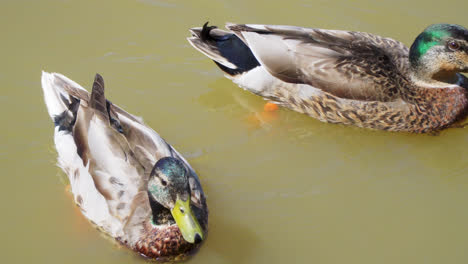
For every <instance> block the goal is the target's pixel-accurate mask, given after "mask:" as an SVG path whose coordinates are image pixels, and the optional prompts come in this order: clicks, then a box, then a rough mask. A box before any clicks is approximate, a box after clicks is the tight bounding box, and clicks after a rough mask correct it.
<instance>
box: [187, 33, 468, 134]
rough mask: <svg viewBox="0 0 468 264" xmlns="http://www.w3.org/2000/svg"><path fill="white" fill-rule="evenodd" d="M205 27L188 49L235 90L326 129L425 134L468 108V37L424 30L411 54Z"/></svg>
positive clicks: (382, 42)
mask: <svg viewBox="0 0 468 264" xmlns="http://www.w3.org/2000/svg"><path fill="white" fill-rule="evenodd" d="M227 28H228V29H229V30H230V31H224V30H220V29H217V28H216V27H213V26H207V24H205V25H204V26H203V28H192V29H191V32H192V37H190V38H188V40H189V42H190V43H191V44H192V45H193V46H194V47H195V48H196V49H197V50H199V51H200V52H202V53H203V54H205V55H206V56H208V57H209V58H210V59H212V60H213V61H214V62H215V63H216V64H217V65H218V66H219V67H220V68H221V69H222V70H223V71H224V72H225V73H226V76H227V77H228V78H230V79H232V80H233V81H234V82H235V83H236V84H238V85H239V86H241V87H242V88H244V89H247V90H249V91H251V92H253V93H255V94H257V95H260V96H263V97H264V98H266V99H268V100H271V101H274V102H276V103H278V104H280V105H283V106H286V107H288V108H290V109H293V110H295V111H298V112H301V113H305V114H308V115H310V116H312V117H314V118H317V119H319V120H321V121H324V122H330V123H341V124H347V125H356V126H359V127H365V128H372V129H382V130H390V131H408V132H414V133H425V132H432V131H437V130H441V129H443V128H447V127H449V126H451V125H452V124H453V123H455V122H457V121H459V120H461V119H462V118H464V117H465V116H466V114H467V109H468V96H467V90H466V89H468V79H467V78H466V77H465V76H463V75H462V74H460V72H468V30H467V29H466V28H464V27H462V26H459V25H453V24H435V25H431V26H429V27H427V28H426V29H425V30H424V31H423V32H422V33H421V34H420V35H419V36H418V37H417V38H416V40H415V41H414V43H413V45H412V46H411V48H410V49H408V48H407V47H405V45H404V44H402V43H401V42H399V41H396V40H393V39H390V38H384V37H380V36H377V35H373V34H369V33H363V32H351V31H339V30H323V29H310V28H301V27H292V26H273V25H239V24H227Z"/></svg>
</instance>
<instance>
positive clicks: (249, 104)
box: [0, 0, 468, 264]
mask: <svg viewBox="0 0 468 264" xmlns="http://www.w3.org/2000/svg"><path fill="white" fill-rule="evenodd" d="M467 8H468V2H467V1H438V2H435V1H433V2H428V1H419V0H418V1H400V0H397V1H364V0H359V1H353V2H352V3H351V2H349V1H342V0H341V1H332V2H331V1H305V0H291V1H272V0H269V1H247V0H235V1H234V0H218V1H215V0H211V1H208V0H200V1H164V0H139V1H131V0H127V1H91V0H63V1H58V0H56V1H53V0H41V1H39V0H36V1H28V0H18V1H5V0H4V1H1V2H0V10H1V12H0V13H1V15H0V32H1V44H0V47H1V49H0V55H1V56H0V58H1V59H2V61H1V63H0V89H1V93H0V108H1V109H0V110H1V113H2V114H1V115H0V118H1V119H0V120H1V123H2V129H1V132H0V137H1V141H0V142H1V147H0V162H1V168H2V183H1V185H0V186H1V187H0V188H1V191H0V198H1V199H0V208H1V209H2V217H1V220H0V232H1V234H2V235H1V238H0V248H1V252H2V256H1V257H0V258H1V262H3V263H65V262H66V263H72V264H73V263H112V264H119V263H145V261H144V260H142V259H141V258H139V257H137V256H135V255H134V254H132V253H130V252H129V251H127V250H125V249H121V248H119V247H117V246H115V245H114V244H112V243H110V242H109V241H108V240H106V239H104V238H102V236H101V235H100V234H99V233H98V232H97V231H96V230H94V228H93V227H91V225H90V224H89V223H88V222H87V221H86V220H85V219H84V218H83V216H81V214H80V213H79V211H78V209H77V207H76V206H75V205H74V204H73V201H72V199H71V197H70V195H69V194H68V193H67V191H66V190H65V189H66V180H65V177H64V174H63V173H62V172H61V171H60V169H58V168H57V167H56V166H55V162H56V161H55V160H56V153H55V150H54V147H53V125H52V123H51V122H50V120H49V117H48V115H47V111H46V108H45V105H44V102H43V98H42V91H41V88H40V74H41V70H46V71H56V72H61V73H63V74H65V75H67V76H68V77H70V78H71V79H73V80H75V81H77V82H78V83H80V84H82V85H83V86H84V87H90V85H91V83H92V80H93V76H94V74H95V73H96V72H99V73H100V74H102V75H103V76H104V79H105V82H106V85H107V90H106V92H107V95H108V97H109V98H110V100H111V101H112V102H114V103H117V104H118V105H120V106H122V107H124V108H125V109H126V110H128V111H130V112H131V113H134V114H136V115H140V116H143V117H144V119H145V121H146V122H147V124H149V125H150V126H152V127H153V128H154V129H155V130H157V131H158V132H159V133H160V134H161V135H162V136H163V137H164V138H165V139H166V140H167V141H169V142H170V143H171V144H172V145H173V146H175V147H176V148H177V149H178V150H179V151H180V152H182V153H183V154H184V155H185V156H186V157H187V158H188V160H189V162H190V163H191V164H192V166H193V167H194V168H195V169H196V171H197V172H198V174H199V176H200V178H201V181H202V184H203V186H204V189H205V193H206V194H207V196H208V204H209V208H210V233H209V237H208V239H207V241H206V243H205V244H204V246H203V248H202V249H201V250H200V252H199V254H198V255H196V256H195V257H194V258H193V259H191V260H190V261H189V263H204V264H209V263H213V264H214V263H216V264H220V263H221V264H223V263H320V264H328V263H330V264H334V263H359V264H363V263H369V264H374V263H391V264H394V263H402V264H403V263H404V264H406V263H407V264H416V263H425V264H427V263H466V262H467V261H468V250H467V248H468V228H467V226H468V224H467V223H468V210H467V201H468V191H467V190H468V177H467V172H468V161H467V158H466V157H467V156H468V130H467V129H451V130H448V131H445V132H443V133H441V134H440V135H438V136H430V135H410V134H401V133H400V134H399V133H387V132H376V131H369V130H363V129H358V128H352V127H345V126H340V125H331V124H324V123H321V122H318V121H316V120H314V119H312V118H309V117H307V116H304V115H301V114H298V113H295V112H292V111H289V110H286V109H280V111H279V112H278V113H277V115H266V114H264V113H262V108H263V104H264V101H263V100H262V99H261V98H259V97H257V96H255V95H253V94H250V93H248V92H246V91H244V90H242V89H240V88H238V87H237V86H235V85H234V84H232V83H231V82H230V81H229V80H227V79H225V78H223V75H222V73H221V72H220V70H218V69H217V67H216V66H215V65H214V64H213V63H212V62H210V61H209V60H208V59H207V58H206V57H204V56H203V55H202V54H200V53H198V52H197V51H195V50H194V49H193V48H192V47H191V46H190V45H189V44H188V43H187V41H186V40H185V38H186V37H188V36H189V33H188V31H187V29H188V28H190V27H193V26H201V25H202V24H203V23H204V22H205V21H207V20H209V21H210V22H211V23H212V24H215V25H219V26H222V25H223V24H224V22H226V21H229V22H238V23H270V24H288V25H298V26H307V27H319V28H329V29H348V30H359V31H367V32H372V33H376V34H380V35H383V36H391V37H394V38H396V39H398V40H401V41H403V42H404V43H405V44H407V45H410V44H411V42H412V41H413V39H414V38H415V37H416V35H417V34H418V33H419V32H421V31H422V30H423V29H424V28H425V27H426V26H427V25H429V24H431V23H438V22H451V23H458V24H461V25H464V26H465V27H467V26H468V24H467V20H466V10H467Z"/></svg>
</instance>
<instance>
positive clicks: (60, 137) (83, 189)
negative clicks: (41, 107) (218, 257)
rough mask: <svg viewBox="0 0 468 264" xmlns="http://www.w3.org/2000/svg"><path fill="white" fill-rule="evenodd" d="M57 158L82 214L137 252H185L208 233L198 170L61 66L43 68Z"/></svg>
mask: <svg viewBox="0 0 468 264" xmlns="http://www.w3.org/2000/svg"><path fill="white" fill-rule="evenodd" d="M42 88H43V91H44V98H45V102H46V105H47V110H48V112H49V115H50V116H51V118H52V120H53V122H54V124H55V135H54V141H55V147H56V149H57V152H58V164H59V166H60V167H61V168H62V169H63V170H64V171H65V173H66V174H67V175H68V179H69V181H70V186H71V191H72V193H73V196H74V198H75V202H76V204H77V205H78V206H79V207H80V209H81V212H82V213H83V215H84V216H85V217H86V218H88V219H89V220H90V221H91V222H92V223H93V224H94V225H95V226H97V227H98V229H100V230H102V231H103V232H104V233H106V234H107V235H109V236H110V237H112V238H114V239H115V240H116V241H118V242H119V243H120V244H122V245H124V246H126V247H128V248H130V249H132V250H134V251H135V252H138V253H139V254H141V255H142V256H145V257H147V258H151V259H157V260H162V261H170V260H176V259H183V258H185V257H186V256H188V255H189V254H191V253H193V252H194V251H195V249H197V248H198V247H199V246H200V245H201V242H202V241H203V240H205V238H206V232H207V226H208V209H207V205H206V199H205V195H204V193H203V190H202V187H201V185H200V181H199V179H198V176H197V174H196V173H195V171H194V170H193V169H192V168H191V167H190V165H189V164H188V162H187V161H186V160H185V159H184V158H183V157H182V156H181V155H180V154H179V153H178V152H177V151H176V150H175V149H174V148H173V147H172V146H170V145H169V144H168V143H167V142H166V141H164V139H162V138H161V137H160V136H159V135H158V134H157V133H156V132H155V131H154V130H152V129H151V128H150V127H148V126H146V125H145V124H144V123H143V121H142V120H141V118H138V117H135V116H133V115H132V114H129V113H127V112H126V111H124V110H122V109H121V108H120V107H118V106H116V105H114V104H112V103H111V102H110V101H109V100H107V99H106V98H105V96H104V81H103V79H102V77H101V76H100V75H96V78H95V80H94V84H93V89H92V92H91V94H89V93H88V92H87V91H86V90H85V89H83V88H82V87H81V86H80V85H78V84H77V83H75V82H73V81H72V80H70V79H68V78H67V77H65V76H63V75H61V74H58V73H46V72H44V73H43V74H42Z"/></svg>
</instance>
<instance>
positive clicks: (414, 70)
mask: <svg viewBox="0 0 468 264" xmlns="http://www.w3.org/2000/svg"><path fill="white" fill-rule="evenodd" d="M410 77H411V80H412V81H413V82H414V83H416V84H417V85H419V86H423V87H428V88H431V87H433V88H444V87H447V86H450V85H459V83H460V75H459V74H457V72H456V71H447V70H441V69H440V67H434V65H430V64H429V65H427V64H419V65H414V66H413V65H411V68H410Z"/></svg>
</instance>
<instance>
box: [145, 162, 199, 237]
mask: <svg viewBox="0 0 468 264" xmlns="http://www.w3.org/2000/svg"><path fill="white" fill-rule="evenodd" d="M148 196H149V199H150V200H151V199H152V200H153V201H155V202H157V203H158V204H160V205H161V206H163V207H164V208H166V209H168V210H170V212H171V214H172V217H173V218H174V220H175V222H176V224H177V226H178V227H179V229H180V232H181V233H182V236H183V237H184V239H185V240H186V241H187V242H189V243H197V242H200V241H201V240H203V238H204V235H203V230H202V229H201V227H200V224H199V223H198V220H197V218H196V216H195V214H194V213H193V211H192V209H191V207H190V206H191V203H190V197H191V192H190V184H189V179H188V175H187V170H186V169H185V166H184V164H183V163H182V161H180V160H179V159H176V158H173V157H165V158H162V159H160V160H158V161H157V162H156V164H155V165H154V167H153V170H152V171H151V174H150V178H149V180H148ZM155 215H158V214H157V213H156V214H155V212H153V216H155ZM153 222H156V221H154V219H153Z"/></svg>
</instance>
